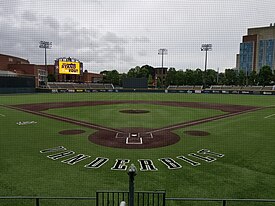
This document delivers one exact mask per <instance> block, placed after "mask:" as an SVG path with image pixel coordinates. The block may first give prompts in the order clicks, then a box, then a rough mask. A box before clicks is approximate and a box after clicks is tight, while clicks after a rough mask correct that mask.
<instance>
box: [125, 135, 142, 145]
mask: <svg viewBox="0 0 275 206" xmlns="http://www.w3.org/2000/svg"><path fill="white" fill-rule="evenodd" d="M142 143H143V142H142V138H141V137H127V138H126V144H142Z"/></svg>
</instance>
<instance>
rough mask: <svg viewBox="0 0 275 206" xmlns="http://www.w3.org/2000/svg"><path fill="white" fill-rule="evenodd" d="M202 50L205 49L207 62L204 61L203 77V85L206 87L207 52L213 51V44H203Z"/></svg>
mask: <svg viewBox="0 0 275 206" xmlns="http://www.w3.org/2000/svg"><path fill="white" fill-rule="evenodd" d="M201 51H205V63H204V78H203V84H204V85H203V86H204V88H205V86H206V85H205V84H206V82H205V81H206V79H205V78H206V69H207V52H208V51H212V44H202V45H201Z"/></svg>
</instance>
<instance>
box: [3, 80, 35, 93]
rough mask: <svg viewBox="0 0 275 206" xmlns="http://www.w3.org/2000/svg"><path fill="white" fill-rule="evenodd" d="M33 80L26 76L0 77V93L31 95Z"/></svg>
mask: <svg viewBox="0 0 275 206" xmlns="http://www.w3.org/2000/svg"><path fill="white" fill-rule="evenodd" d="M33 92H35V78H34V77H29V76H28V77H27V76H19V77H18V76H0V93H1V94H8V93H33Z"/></svg>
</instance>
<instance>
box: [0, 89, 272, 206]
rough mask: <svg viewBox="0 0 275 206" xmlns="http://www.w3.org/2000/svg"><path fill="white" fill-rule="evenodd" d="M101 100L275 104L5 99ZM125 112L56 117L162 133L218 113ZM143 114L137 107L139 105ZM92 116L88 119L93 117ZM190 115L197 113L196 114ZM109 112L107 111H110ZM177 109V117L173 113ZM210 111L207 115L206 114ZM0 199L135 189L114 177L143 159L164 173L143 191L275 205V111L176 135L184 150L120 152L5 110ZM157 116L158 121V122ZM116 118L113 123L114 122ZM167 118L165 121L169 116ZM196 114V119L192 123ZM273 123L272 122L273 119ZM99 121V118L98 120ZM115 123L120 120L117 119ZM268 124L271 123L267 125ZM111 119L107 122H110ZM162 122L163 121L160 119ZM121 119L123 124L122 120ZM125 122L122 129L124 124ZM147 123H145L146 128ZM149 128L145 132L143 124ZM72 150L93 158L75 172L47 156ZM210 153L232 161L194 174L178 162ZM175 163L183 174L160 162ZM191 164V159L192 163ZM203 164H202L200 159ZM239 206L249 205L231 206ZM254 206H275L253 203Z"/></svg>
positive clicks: (59, 97) (266, 100) (202, 98)
mask: <svg viewBox="0 0 275 206" xmlns="http://www.w3.org/2000/svg"><path fill="white" fill-rule="evenodd" d="M98 100H158V101H181V102H184V101H188V102H211V103H224V104H235V105H251V106H262V107H267V106H271V105H275V97H273V96H252V95H251V96H250V95H203V94H200V95H194V94H192V95H190V94H143V93H141V94H139V93H138V94H133V93H129V94H125V93H123V94H121V93H114V94H112V93H108V94H107V93H97V94H94V93H91V94H33V95H3V96H0V104H4V105H6V104H8V105H15V104H27V103H42V102H63V101H98ZM122 106H128V107H132V106H133V105H116V107H114V105H112V106H109V108H108V107H107V106H106V105H105V106H96V107H94V108H91V107H89V108H84V107H83V108H81V107H79V108H74V109H73V110H72V108H65V109H56V110H52V111H49V112H53V113H55V114H58V115H61V116H68V117H75V119H79V120H85V121H86V120H87V121H91V122H92V121H96V122H98V123H105V122H106V121H107V124H108V125H112V126H113V127H122V125H124V124H127V122H129V126H133V125H136V124H141V125H142V126H144V125H145V126H147V124H148V122H152V121H154V120H155V121H154V125H150V126H148V127H159V126H161V125H165V124H167V123H168V124H169V123H170V122H171V121H175V122H178V121H182V120H183V121H186V120H188V119H194V118H198V117H199V115H202V116H205V115H206V116H208V115H210V116H211V115H213V116H214V115H216V113H217V112H218V113H219V112H220V111H217V110H208V111H204V110H201V109H198V110H197V109H196V110H194V111H192V112H191V114H189V112H190V111H188V110H182V111H181V110H180V111H179V110H178V108H177V109H175V110H174V108H168V107H164V106H156V105H147V104H146V105H139V106H140V107H146V108H148V110H150V111H152V112H150V113H148V114H143V115H148V118H149V119H150V118H151V119H150V121H149V120H148V122H147V124H146V121H142V119H139V120H138V121H137V122H135V123H133V122H132V121H135V120H134V119H133V118H132V116H130V117H129V118H127V117H128V116H129V115H128V116H127V115H126V116H127V117H125V116H124V114H122V113H119V112H118V110H119V109H121V107H122ZM135 108H136V106H135ZM86 109H88V112H85V111H86ZM188 109H189V108H188ZM104 110H105V112H104ZM169 110H172V111H169ZM204 112H205V113H204ZM0 114H2V115H0V125H1V129H0V196H95V192H96V191H97V190H127V189H128V175H127V173H126V171H114V170H111V168H112V167H113V166H114V164H115V161H116V159H118V158H121V159H129V160H130V163H128V164H127V165H128V166H129V165H130V164H131V163H134V164H135V165H136V166H137V168H138V169H139V168H140V165H139V162H138V160H139V159H150V160H152V161H153V162H154V165H155V166H156V168H157V169H158V170H157V171H154V172H152V171H147V172H142V171H138V175H137V176H136V182H135V183H136V184H135V186H136V190H139V191H140V190H156V189H163V190H166V192H167V196H168V197H205V198H259V199H260V198H261V199H264V198H266V199H275V161H274V158H275V149H274V148H275V133H274V131H275V129H274V128H275V116H272V115H273V114H275V107H270V108H263V109H261V110H258V111H254V112H250V113H245V114H242V115H238V116H234V117H230V118H226V119H222V120H217V121H213V122H208V123H205V124H200V125H197V126H193V127H187V128H184V129H179V130H176V131H173V132H175V133H176V134H178V135H179V136H180V137H181V139H180V141H179V142H178V143H177V144H174V145H171V146H167V147H162V148H155V149H139V150H135V149H133V150H130V149H115V148H108V147H103V146H99V145H96V144H93V143H91V142H90V141H89V140H88V136H89V135H90V134H92V133H93V132H95V130H92V129H89V128H85V127H80V126H76V125H72V124H69V123H64V122H60V121H57V120H52V119H48V118H45V117H41V116H37V115H32V114H28V113H25V112H21V111H17V110H13V109H8V108H5V107H1V106H0ZM153 114H154V115H153ZM109 115H110V118H108V116H109ZM162 115H163V116H162ZM192 115H193V116H192ZM268 116H270V117H268ZM94 117H96V118H97V119H96V120H95V119H94ZM114 117H115V118H114ZM266 117H268V118H266ZM106 118H107V119H106ZM155 118H159V119H160V120H159V122H158V119H155ZM118 120H119V121H118ZM19 121H22V122H23V121H35V122H37V123H35V124H29V125H22V126H19V125H17V124H16V123H17V122H19ZM116 121H117V122H116ZM139 122H140V123H139ZM143 124H144V125H143ZM71 129H81V130H84V131H85V133H82V134H79V135H61V134H59V133H58V132H59V131H61V130H71ZM186 130H201V131H206V132H209V133H210V135H209V136H205V137H198V136H190V135H187V134H185V133H184V131H186ZM60 145H62V146H64V147H66V148H67V149H68V150H72V151H74V152H75V154H86V155H89V156H91V157H90V158H89V159H86V160H83V161H81V162H79V163H77V164H75V165H68V164H65V163H62V162H61V160H64V159H66V158H64V159H60V160H55V161H54V160H51V159H49V158H47V155H49V154H42V153H40V152H39V151H40V150H43V149H46V148H51V147H57V146H60ZM205 148H206V149H210V150H211V151H215V152H218V153H222V154H224V157H222V158H217V160H216V161H214V162H211V163H208V162H204V161H201V160H197V159H196V161H197V162H200V163H201V164H200V165H199V166H196V167H193V166H191V165H190V164H187V163H185V162H184V161H181V160H180V159H177V157H178V156H182V155H183V156H186V157H189V156H188V154H190V153H196V152H197V151H198V150H200V149H205ZM96 157H105V158H108V159H109V161H108V162H107V163H106V164H105V165H103V166H102V167H101V168H99V169H87V168H85V167H84V166H85V165H86V164H88V163H90V162H91V161H93V160H94V159H95V158H96ZM165 157H170V158H172V159H174V160H175V161H177V162H178V163H179V164H180V165H181V166H182V168H180V169H175V170H169V169H168V168H167V166H165V165H164V164H163V163H161V162H160V161H159V160H158V159H160V158H165ZM190 159H191V157H190ZM193 160H195V159H193ZM0 205H1V206H2V205H34V204H33V203H31V202H30V201H28V200H26V201H20V202H18V201H15V200H14V201H10V200H0ZM41 205H42V206H43V205H50V206H54V205H61V206H62V205H80V206H81V205H94V202H88V201H83V202H82V201H81V202H79V201H78V202H74V201H69V200H67V201H46V200H44V201H42V204H41ZM167 205H168V206H172V205H173V206H174V205H221V204H220V203H219V204H218V203H205V202H201V203H195V202H172V201H169V202H167ZM228 205H229V206H231V205H238V206H239V205H247V204H244V203H242V204H241V203H234V204H233V203H229V204H228ZM249 205H250V206H251V205H255V206H256V205H257V206H258V205H259V206H261V205H272V204H271V203H270V204H268V203H267V204H260V203H249Z"/></svg>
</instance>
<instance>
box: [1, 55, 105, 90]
mask: <svg viewBox="0 0 275 206" xmlns="http://www.w3.org/2000/svg"><path fill="white" fill-rule="evenodd" d="M62 59H64V58H62ZM58 60H59V59H58ZM69 60H70V61H71V60H73V61H75V60H74V59H73V58H69ZM65 63H66V62H64V64H65ZM72 63H73V62H72ZM79 64H80V65H81V66H79V73H72V72H71V73H70V72H67V73H66V72H63V73H60V72H59V69H58V61H57V60H56V61H55V64H53V65H47V67H45V65H36V64H31V63H30V62H29V61H28V60H27V59H23V58H20V57H15V56H11V55H6V54H0V76H6V77H7V76H9V77H11V76H13V77H15V76H17V77H21V78H23V77H33V78H34V79H35V87H36V88H39V87H45V86H46V85H47V81H48V76H49V75H52V76H54V79H55V81H57V82H77V83H94V82H99V81H102V78H103V75H101V74H95V73H91V72H88V71H87V70H85V71H83V66H82V62H79ZM71 66H73V65H71ZM71 69H72V68H71Z"/></svg>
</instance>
